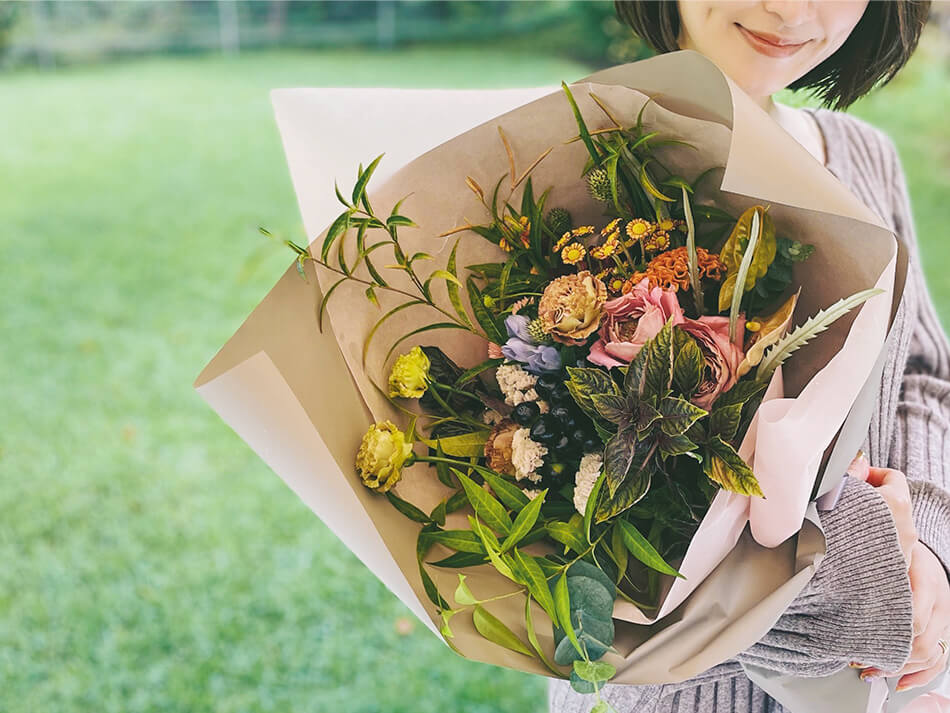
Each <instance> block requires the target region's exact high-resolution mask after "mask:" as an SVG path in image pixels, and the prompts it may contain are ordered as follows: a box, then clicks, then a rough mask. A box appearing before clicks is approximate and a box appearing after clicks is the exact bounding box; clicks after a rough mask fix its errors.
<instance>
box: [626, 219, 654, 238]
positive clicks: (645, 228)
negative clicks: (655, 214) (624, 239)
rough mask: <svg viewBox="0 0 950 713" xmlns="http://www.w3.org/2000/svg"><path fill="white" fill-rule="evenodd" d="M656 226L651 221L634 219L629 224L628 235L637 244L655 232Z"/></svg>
mask: <svg viewBox="0 0 950 713" xmlns="http://www.w3.org/2000/svg"><path fill="white" fill-rule="evenodd" d="M655 227H656V226H654V225H653V223H651V222H650V221H649V220H644V219H643V218H634V219H633V220H631V221H630V222H629V223H627V235H629V236H630V238H631V239H632V240H633V241H634V242H636V241H637V240H641V239H642V238H644V237H646V236H647V235H649V234H650V233H652V232H653V230H654V229H655Z"/></svg>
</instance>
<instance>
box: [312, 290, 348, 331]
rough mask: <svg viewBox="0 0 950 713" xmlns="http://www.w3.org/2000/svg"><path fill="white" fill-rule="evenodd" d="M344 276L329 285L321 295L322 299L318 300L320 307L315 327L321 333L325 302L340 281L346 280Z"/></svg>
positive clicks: (325, 308)
mask: <svg viewBox="0 0 950 713" xmlns="http://www.w3.org/2000/svg"><path fill="white" fill-rule="evenodd" d="M347 279H349V278H346V277H341V278H340V279H339V280H337V281H336V282H334V283H333V284H332V285H330V289H328V290H327V291H326V294H324V295H323V299H322V300H320V309H319V310H318V312H317V329H318V330H320V332H321V333H323V318H324V315H325V314H326V311H327V302H329V300H330V295H332V294H333V291H334V290H335V289H336V288H337V287H339V286H340V285H341V284H342V283H344V282H346V281H347Z"/></svg>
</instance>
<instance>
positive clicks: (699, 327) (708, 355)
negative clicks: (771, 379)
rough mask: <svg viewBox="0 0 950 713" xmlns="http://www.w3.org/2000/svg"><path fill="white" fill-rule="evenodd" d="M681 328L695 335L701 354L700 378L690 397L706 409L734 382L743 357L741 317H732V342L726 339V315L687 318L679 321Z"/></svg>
mask: <svg viewBox="0 0 950 713" xmlns="http://www.w3.org/2000/svg"><path fill="white" fill-rule="evenodd" d="M681 329H682V330H683V331H684V332H687V333H689V334H691V335H692V336H693V337H695V338H696V343H697V344H699V349H700V351H702V353H703V362H704V365H703V378H702V381H701V382H700V385H699V388H698V389H697V391H696V393H695V394H693V398H692V399H690V400H691V401H692V402H693V403H694V404H696V405H697V406H699V407H700V408H704V409H706V410H709V407H710V406H712V405H713V403H714V402H715V401H716V399H717V398H719V395H720V394H721V393H722V392H723V391H728V390H729V389H731V388H732V387H733V386H734V385H735V383H736V381H738V376H737V372H738V369H739V364H741V363H742V358H743V356H745V355H744V354H743V352H742V337H743V334H744V330H745V316H744V315H741V314H740V315H739V319H738V320H736V338H735V341H734V342H730V341H729V318H728V317H710V316H703V317H700V318H699V319H688V318H687V319H684V320H683V324H682V325H681Z"/></svg>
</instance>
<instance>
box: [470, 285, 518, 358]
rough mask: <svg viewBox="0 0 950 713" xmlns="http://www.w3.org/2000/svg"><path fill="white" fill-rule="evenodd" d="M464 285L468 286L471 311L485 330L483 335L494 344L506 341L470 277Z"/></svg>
mask: <svg viewBox="0 0 950 713" xmlns="http://www.w3.org/2000/svg"><path fill="white" fill-rule="evenodd" d="M466 286H467V288H468V301H469V303H470V304H471V306H472V312H473V313H474V315H475V319H476V320H477V321H478V324H479V325H480V326H481V328H482V329H483V330H484V331H485V336H486V337H488V340H489V341H491V342H494V343H495V344H504V343H505V342H506V341H508V338H507V336H506V335H505V333H504V332H502V331H501V328H500V327H499V326H498V323H497V322H496V320H495V316H494V315H493V314H492V313H491V311H490V310H489V309H488V308H487V307H486V306H485V303H484V302H482V293H481V291H480V290H479V289H478V286H477V285H476V284H475V281H474V280H473V279H472V278H471V277H469V278H468V280H467V281H466Z"/></svg>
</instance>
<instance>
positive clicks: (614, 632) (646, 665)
mask: <svg viewBox="0 0 950 713" xmlns="http://www.w3.org/2000/svg"><path fill="white" fill-rule="evenodd" d="M690 72H692V74H690ZM697 74H698V75H704V76H705V79H706V80H707V82H709V83H710V86H713V87H715V86H716V82H718V86H719V90H720V93H719V94H718V95H715V94H716V93H715V92H711V94H713V95H715V96H706V97H699V100H701V106H700V107H698V108H697V107H696V106H695V104H693V105H692V106H691V105H690V102H689V101H686V98H687V97H688V98H689V99H690V100H693V101H694V102H695V101H697V97H696V96H695V95H693V94H691V91H690V90H691V89H694V88H695V87H691V86H683V85H684V84H690V83H689V82H684V81H683V80H682V77H683V76H693V77H694V81H696V82H697V83H698V82H699V79H698V78H697ZM724 98H725V99H728V100H731V102H732V116H731V117H728V119H731V121H729V120H728V119H727V120H726V121H725V123H723V120H722V117H720V121H716V120H715V119H716V117H715V112H716V111H722V106H723V102H724V100H725V99H724ZM703 102H704V103H703ZM278 108H279V106H278ZM756 111H759V110H757V109H756V108H755V107H754V106H752V105H751V104H750V103H748V99H747V98H745V97H744V96H743V95H741V92H739V91H738V90H736V89H735V88H734V87H732V86H731V85H730V84H729V82H728V80H726V79H725V77H723V76H722V75H721V74H720V73H719V72H718V70H716V69H715V68H714V67H712V66H711V65H709V64H708V62H706V61H705V60H703V59H701V58H699V56H698V55H695V54H693V53H676V55H670V56H665V57H661V58H656V59H654V60H650V61H647V62H641V63H637V64H635V65H624V66H621V67H616V68H611V69H610V70H605V71H604V72H601V73H598V74H597V75H593V76H592V77H590V78H588V81H587V82H586V83H575V84H574V85H572V86H568V85H567V84H563V85H562V87H561V90H560V91H559V92H553V93H551V94H549V95H547V96H545V97H542V98H541V99H539V100H537V101H535V102H532V103H530V104H527V105H525V106H523V107H519V108H518V109H516V110H514V111H511V112H508V113H506V114H503V115H501V116H500V117H496V118H495V119H493V120H491V121H489V122H487V123H485V124H482V125H480V126H478V127H476V128H475V129H471V130H470V131H468V132H466V133H464V134H461V135H459V136H458V137H455V138H454V139H452V140H451V141H449V142H446V143H444V144H442V145H441V146H439V147H438V148H436V149H434V150H432V151H429V152H428V153H425V154H423V155H422V156H420V157H419V158H417V159H415V160H414V161H412V162H411V163H409V164H408V165H406V166H405V167H403V168H402V169H401V170H400V171H398V172H396V173H395V174H394V175H392V176H391V177H390V178H389V180H388V181H386V183H385V184H384V185H383V186H381V187H379V188H373V189H371V179H372V178H373V176H374V174H375V173H376V171H377V169H378V167H379V166H380V162H381V159H382V156H377V157H376V158H375V159H374V160H372V161H371V162H370V163H369V164H368V165H367V166H366V167H365V168H364V167H363V166H362V165H360V166H359V169H358V171H357V178H356V181H355V183H354V185H353V186H352V189H351V190H349V187H348V190H347V191H346V193H345V194H344V192H343V191H341V189H340V188H339V187H338V186H336V187H335V191H334V194H335V197H336V200H338V201H339V203H341V204H342V205H343V206H344V210H343V212H341V213H340V214H339V215H338V216H337V217H336V218H335V219H334V220H333V221H332V223H330V225H329V227H328V228H326V229H325V230H324V231H322V232H321V234H320V235H319V237H318V238H316V239H314V241H313V242H312V243H311V245H309V246H299V245H296V244H294V243H292V242H290V241H285V242H286V243H287V245H289V246H290V247H291V248H292V249H293V250H294V252H295V261H294V265H293V267H292V269H291V271H289V272H288V274H287V275H285V278H284V279H283V280H282V281H281V283H280V284H279V286H278V288H275V291H274V293H272V296H273V299H270V297H269V300H270V302H272V303H273V307H270V308H269V309H267V310H264V311H262V310H261V308H259V309H258V311H259V312H261V317H260V318H258V319H255V316H256V315H252V318H251V320H249V323H246V324H245V325H244V327H242V330H241V332H239V335H237V336H236V337H235V339H234V340H232V341H234V342H235V343H236V344H241V346H240V349H237V348H235V349H231V350H229V351H230V352H231V353H230V354H220V355H219V356H218V357H217V358H216V361H218V362H220V363H222V364H228V365H230V366H229V371H228V372H226V373H231V374H232V375H236V374H235V372H243V373H241V374H240V375H239V376H238V378H237V380H235V381H232V382H231V383H228V384H226V385H225V384H222V383H218V384H216V386H218V387H219V389H214V388H209V387H212V384H213V383H214V382H220V379H221V375H219V376H217V377H216V378H214V379H213V381H209V380H208V379H209V377H211V374H210V373H208V374H205V375H203V376H202V377H200V378H199V382H200V383H202V386H201V388H202V390H203V393H204V395H205V396H206V398H209V400H210V401H212V403H213V405H215V406H216V408H218V409H219V411H226V412H227V413H228V418H229V419H230V422H231V423H232V425H234V426H235V427H236V429H237V430H238V431H239V432H241V433H242V435H245V437H246V438H248V439H249V440H250V441H251V442H252V445H254V446H255V447H256V448H258V450H259V451H260V452H261V453H262V455H263V456H264V457H265V459H267V460H268V461H269V462H271V463H272V465H274V467H275V470H277V471H278V472H279V473H281V474H282V475H284V477H285V478H287V479H288V482H290V483H291V484H292V486H294V487H295V488H296V489H298V492H301V495H302V496H303V497H304V498H305V499H306V500H307V501H308V503H309V504H311V507H314V509H315V510H319V511H321V514H322V515H324V516H325V517H327V516H328V509H329V508H327V507H326V506H323V507H319V506H317V505H316V501H317V500H320V501H322V502H324V503H326V504H328V505H330V506H331V507H333V508H335V509H337V510H339V509H340V508H341V507H343V508H345V509H348V510H350V511H352V512H354V513H356V511H357V509H358V508H362V509H363V511H364V512H363V514H362V517H359V516H356V517H354V518H353V519H351V520H349V521H346V522H344V521H343V520H342V518H341V519H340V520H338V521H337V523H336V525H337V527H336V528H335V529H336V531H337V532H338V534H340V533H341V531H348V532H346V533H345V535H343V536H344V539H345V540H346V541H347V542H348V544H350V546H351V547H352V548H353V549H354V551H357V552H358V553H359V552H361V551H362V552H363V553H364V561H366V560H367V559H368V560H370V562H369V563H370V565H371V566H372V567H373V569H374V571H376V572H377V573H378V574H379V575H380V576H381V577H383V578H384V579H385V580H386V581H387V583H389V584H390V586H391V587H392V588H393V589H394V591H397V593H400V594H402V595H403V598H404V600H409V601H408V602H407V603H410V605H411V606H413V608H414V610H415V611H416V612H417V614H420V617H421V618H423V619H424V620H426V619H428V621H430V622H432V624H433V628H434V629H436V630H437V631H438V632H439V633H440V634H441V635H442V636H443V637H444V639H445V640H446V642H447V643H448V644H449V645H450V646H451V647H452V648H453V649H455V650H456V651H457V652H459V653H460V654H462V655H464V656H468V657H471V658H476V659H479V660H484V661H490V662H493V663H498V664H501V665H506V666H511V667H515V668H520V669H523V670H529V671H534V672H539V673H545V674H547V675H554V676H560V677H565V678H570V680H571V682H572V685H573V686H574V687H575V689H577V690H579V691H582V692H592V693H597V692H598V691H599V689H600V688H601V687H602V686H603V684H604V683H606V682H607V681H617V682H623V683H648V682H670V681H675V680H683V679H685V678H688V677H690V676H692V675H695V674H696V673H699V672H700V671H702V670H705V669H706V668H709V667H710V666H712V665H714V664H716V663H719V662H721V661H722V660H725V659H726V658H728V657H729V656H732V655H734V654H735V653H736V652H738V651H740V650H742V649H743V648H746V647H747V646H749V645H751V644H752V643H754V642H755V641H756V640H757V639H758V638H760V637H761V635H762V634H763V633H764V632H765V631H766V630H767V629H768V628H770V626H771V625H772V624H773V623H774V621H775V619H777V618H778V616H779V615H780V614H781V612H782V610H783V609H784V607H785V606H786V605H787V604H788V602H789V601H791V599H792V598H794V596H795V595H796V594H797V593H798V591H800V589H801V587H802V586H804V584H805V582H806V581H807V579H808V577H810V576H811V573H812V572H813V571H814V568H815V567H816V566H817V564H818V562H819V561H820V558H821V555H822V553H823V547H824V543H823V539H822V538H821V534H820V522H819V520H818V517H817V513H816V511H815V506H814V503H813V502H811V501H812V499H813V497H814V496H816V495H819V494H821V493H822V492H824V491H827V490H828V489H829V487H831V486H832V485H833V484H834V483H833V482H832V481H833V478H832V477H830V476H829V475H828V474H829V473H830V474H832V476H833V475H834V473H835V472H836V471H835V468H836V465H835V464H836V463H837V467H838V468H839V469H838V470H837V473H838V474H840V473H843V471H844V467H843V465H842V463H844V464H846V463H847V462H848V461H850V456H851V455H852V454H853V451H854V450H855V447H854V438H855V433H860V430H861V429H860V421H861V419H862V417H863V414H869V409H870V405H869V404H867V403H866V402H867V401H868V398H867V394H868V393H870V392H871V391H873V386H874V378H875V362H876V361H877V360H878V357H879V355H880V354H882V353H883V344H884V340H885V337H886V333H887V329H888V325H889V317H890V316H891V314H892V312H893V308H894V305H896V300H897V298H898V297H899V294H900V283H901V278H900V270H901V269H902V268H901V267H900V265H899V260H898V258H899V257H900V255H899V253H898V250H897V245H896V241H895V240H894V237H893V235H892V234H891V233H890V232H889V231H887V230H885V229H883V228H881V227H880V226H879V221H876V220H875V219H873V216H870V215H869V214H868V213H867V211H866V210H862V208H863V207H862V206H860V205H859V204H858V203H857V201H854V200H853V199H851V197H850V196H849V195H848V194H847V192H846V191H843V189H841V188H840V186H838V185H837V184H836V183H833V182H828V177H827V176H825V175H823V174H821V173H819V172H817V171H815V167H814V166H813V165H811V164H808V163H807V160H806V159H805V158H804V157H802V156H800V155H797V154H796V153H795V148H797V145H794V144H793V142H791V139H789V138H788V137H787V136H781V135H774V134H770V133H769V132H774V127H773V126H772V125H771V124H770V123H769V122H767V120H766V121H763V120H762V117H760V116H758V115H756V114H755V112H756ZM760 113H761V112H760ZM710 115H713V116H710ZM763 116H764V115H763ZM539 117H543V119H541V118H539ZM743 122H745V124H744V123H743ZM727 124H731V129H730V128H729V127H727ZM770 141H775V142H776V143H775V145H776V146H778V147H779V148H778V149H776V150H775V151H774V153H775V154H776V155H777V156H778V157H779V159H781V160H779V161H778V163H777V164H776V165H775V168H781V169H783V170H785V171H786V172H790V173H794V172H795V171H796V170H797V171H799V173H800V174H801V177H802V178H805V179H809V180H811V185H810V186H809V184H808V183H806V184H805V185H801V184H796V183H794V182H792V183H791V184H786V182H785V181H775V180H771V181H770V180H769V178H768V175H767V174H769V171H766V170H763V169H762V168H761V167H760V162H762V161H764V160H765V158H766V157H764V156H761V155H760V156H754V155H753V153H754V151H750V148H754V149H757V150H761V149H762V146H763V145H764V146H766V147H770V146H772V144H770V143H769V142H770ZM285 142H286V143H287V148H288V155H289V157H290V158H291V165H292V169H293V167H294V162H295V157H294V156H293V154H292V152H291V149H292V146H291V144H290V142H289V141H288V140H287V139H286V138H285ZM743 151H744V152H745V156H743ZM773 158H775V157H774V156H773ZM773 178H774V177H773ZM816 180H817V183H816V182H815V181H816ZM822 180H824V181H826V185H824V186H821V181H822ZM832 181H833V179H832ZM789 185H791V186H792V188H789ZM796 186H797V191H796V190H795V187H796ZM819 189H822V190H825V191H826V193H823V194H820V199H821V200H818V201H816V200H815V197H814V196H813V192H814V191H815V190H819ZM298 194H299V195H300V196H301V203H302V207H304V206H305V202H306V201H308V199H309V198H308V196H306V195H303V194H300V186H299V185H298ZM849 199H850V200H849ZM816 203H819V204H821V205H815V204H816ZM811 205H815V208H809V207H806V206H811ZM380 207H382V208H383V210H378V208H380ZM816 208H817V209H816ZM306 212H307V211H306V208H305V207H304V213H305V218H306ZM476 216H477V218H476ZM322 219H323V218H322V216H321V220H322ZM857 235H861V236H862V238H861V239H862V248H863V255H864V258H865V259H864V260H863V261H862V263H861V264H854V263H853V262H851V261H847V262H845V261H843V260H842V256H843V255H845V254H849V252H850V251H853V244H851V245H847V244H846V241H847V240H849V239H850V240H853V239H855V236H857ZM293 273H296V274H293ZM301 278H302V279H301ZM293 283H296V284H293ZM317 286H319V290H316V289H315V288H317ZM265 302H267V301H265ZM308 303H309V304H311V305H312V307H313V318H312V321H311V320H307V321H310V325H309V326H305V327H302V328H301V327H300V326H299V323H300V321H301V316H300V315H301V314H306V312H301V310H300V309H296V308H295V307H294V306H295V305H299V304H308ZM802 308H805V310H807V311H806V312H805V313H806V314H807V315H808V316H807V318H805V319H800V318H799V319H796V314H797V313H801V312H802V311H803V309H802ZM859 308H860V309H859ZM264 312H267V314H268V315H269V316H268V317H264V316H263V314H264ZM274 320H276V322H275V321H274ZM331 324H332V329H331ZM254 348H257V351H256V353H254V354H253V356H251V357H250V358H249V357H248V356H245V357H244V359H243V360H239V359H237V358H236V357H237V354H236V353H235V352H243V353H244V354H247V352H248V351H249V350H253V349H254ZM278 352H282V354H281V356H280V357H278V358H279V359H280V362H281V364H280V365H279V366H277V367H276V368H275V364H274V357H273V354H275V353H278ZM341 357H342V359H341ZM308 359H310V360H311V361H309V363H308ZM236 362H237V363H239V364H240V365H239V366H237V367H235V366H233V365H234V364H235V363H236ZM251 362H254V365H253V368H251V366H250V365H251ZM342 362H345V368H341V367H343V364H342ZM318 364H319V366H320V371H321V372H322V373H321V374H320V378H319V379H318V378H315V377H314V375H313V373H312V370H313V369H314V368H315V366H316V365H318ZM303 366H305V368H303V369H302V370H301V368H302V367H303ZM347 370H348V376H345V375H346V374H347ZM212 371H218V369H217V368H215V369H213V370H212ZM308 371H310V372H311V373H307V372H308ZM330 376H332V377H334V378H331V379H330V380H331V382H332V383H331V384H330V385H328V384H326V383H325V382H326V380H327V378H328V377H330ZM347 387H349V389H347ZM250 405H253V409H248V406H250ZM328 409H330V410H332V411H333V414H332V417H328V416H327V414H326V413H323V414H320V412H321V411H323V412H325V411H327V410H328ZM301 412H302V415H303V418H302V419H301V418H299V415H300V414H301ZM367 417H369V421H370V422H369V424H367V423H366V421H367ZM308 422H309V425H310V428H309V429H307V428H306V426H307V423H308ZM314 424H316V429H314ZM855 424H857V427H856V426H855ZM261 426H263V428H261ZM367 426H368V427H367ZM865 427H866V423H865ZM252 432H253V433H252ZM314 433H316V434H317V437H316V438H314V437H313V434H314ZM300 439H303V440H304V442H301V441H300ZM327 451H329V454H328V453H327ZM328 455H329V457H328ZM334 461H335V464H336V466H338V469H339V470H338V471H337V472H336V474H333V473H329V474H327V473H321V472H320V471H319V470H317V469H316V468H315V464H316V463H324V464H326V463H328V462H334ZM820 475H823V476H824V477H819V476H820ZM318 482H319V485H320V487H319V490H320V491H321V492H320V493H319V495H317V492H316V491H317V483H318ZM327 486H330V487H327ZM354 506H355V507H354ZM367 516H368V517H367ZM331 519H332V518H331ZM367 524H368V525H369V527H366V525H367ZM747 525H749V527H747ZM380 546H382V548H383V549H384V551H387V552H388V554H389V557H388V558H386V557H379V556H377V555H378V553H379V548H380ZM373 548H376V550H375V553H374V554H373V555H372V556H367V554H366V553H369V552H370V551H372V550H373ZM394 566H395V568H397V572H398V573H397V572H394ZM394 575H396V576H394ZM399 575H401V577H402V579H401V580H400V577H399ZM738 585H745V586H738ZM412 600H414V601H412ZM855 678H856V677H855ZM598 699H599V695H598ZM595 709H596V710H607V706H606V702H604V701H602V700H598V702H597V704H596V707H595Z"/></svg>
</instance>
